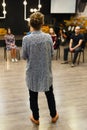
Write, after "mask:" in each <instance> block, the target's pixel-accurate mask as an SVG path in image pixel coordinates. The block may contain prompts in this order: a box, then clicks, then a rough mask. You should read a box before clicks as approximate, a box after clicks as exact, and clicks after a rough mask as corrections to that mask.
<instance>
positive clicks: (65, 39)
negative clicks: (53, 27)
mask: <svg viewBox="0 0 87 130" xmlns="http://www.w3.org/2000/svg"><path fill="white" fill-rule="evenodd" d="M58 39H59V41H60V45H61V46H65V45H67V44H68V42H69V40H68V39H69V38H68V34H67V33H66V32H65V31H64V30H63V29H60V30H59V34H58Z"/></svg>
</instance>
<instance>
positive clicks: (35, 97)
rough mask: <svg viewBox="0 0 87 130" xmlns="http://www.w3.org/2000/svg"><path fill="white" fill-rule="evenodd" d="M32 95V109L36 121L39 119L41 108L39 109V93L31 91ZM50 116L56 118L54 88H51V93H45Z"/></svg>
mask: <svg viewBox="0 0 87 130" xmlns="http://www.w3.org/2000/svg"><path fill="white" fill-rule="evenodd" d="M29 95H30V109H31V111H32V114H33V117H34V119H36V120H38V119H39V107H38V92H33V91H31V90H29ZM45 95H46V99H47V103H48V107H49V111H50V116H51V117H55V115H56V104H55V98H54V94H53V86H51V87H50V90H49V91H46V92H45Z"/></svg>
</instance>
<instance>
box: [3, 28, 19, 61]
mask: <svg viewBox="0 0 87 130" xmlns="http://www.w3.org/2000/svg"><path fill="white" fill-rule="evenodd" d="M4 38H5V43H6V50H8V51H11V60H12V62H14V61H16V62H17V61H18V60H17V59H16V48H17V47H16V45H15V36H14V35H13V34H12V33H11V29H10V28H8V29H7V34H6V35H5V36H4Z"/></svg>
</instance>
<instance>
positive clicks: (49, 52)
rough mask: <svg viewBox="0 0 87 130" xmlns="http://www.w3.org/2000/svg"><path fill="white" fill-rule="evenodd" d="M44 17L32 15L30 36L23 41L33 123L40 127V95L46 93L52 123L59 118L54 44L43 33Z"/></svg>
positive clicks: (48, 36)
mask: <svg viewBox="0 0 87 130" xmlns="http://www.w3.org/2000/svg"><path fill="white" fill-rule="evenodd" d="M43 23H44V15H43V14H42V13H40V12H36V13H33V14H31V16H30V23H29V24H30V28H31V30H32V32H31V34H30V35H27V36H24V37H23V40H22V57H23V59H24V60H27V68H26V82H27V86H28V90H29V96H30V109H31V111H32V116H31V118H30V119H31V121H32V122H33V123H35V124H37V125H39V123H40V121H39V107H38V93H39V92H44V93H45V95H46V98H47V103H48V107H49V111H50V116H51V121H52V122H53V123H55V122H56V121H57V119H58V117H59V115H58V113H57V110H56V103H55V97H54V93H53V77H52V70H51V60H52V56H53V42H52V38H51V36H50V35H49V34H46V33H44V32H42V31H41V27H42V25H43Z"/></svg>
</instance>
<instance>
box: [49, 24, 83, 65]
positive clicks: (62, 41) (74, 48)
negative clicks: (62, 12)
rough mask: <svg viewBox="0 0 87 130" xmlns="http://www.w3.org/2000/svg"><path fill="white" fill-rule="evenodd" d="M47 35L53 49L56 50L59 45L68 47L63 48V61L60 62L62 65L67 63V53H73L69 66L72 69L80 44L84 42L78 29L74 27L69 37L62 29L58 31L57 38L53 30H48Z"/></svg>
mask: <svg viewBox="0 0 87 130" xmlns="http://www.w3.org/2000/svg"><path fill="white" fill-rule="evenodd" d="M49 33H50V35H51V37H52V40H53V47H54V49H58V48H59V46H60V45H62V46H66V45H68V47H65V48H64V58H63V59H64V61H63V62H62V64H66V63H68V52H71V53H74V57H73V60H72V64H71V67H74V66H75V63H76V59H77V57H78V53H79V52H80V51H81V49H82V44H83V41H84V35H83V34H80V27H79V26H76V27H75V31H74V33H72V34H71V36H69V37H68V35H67V33H65V32H63V30H62V29H60V31H59V35H58V36H57V35H56V34H55V31H54V29H53V28H50V31H49Z"/></svg>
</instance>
